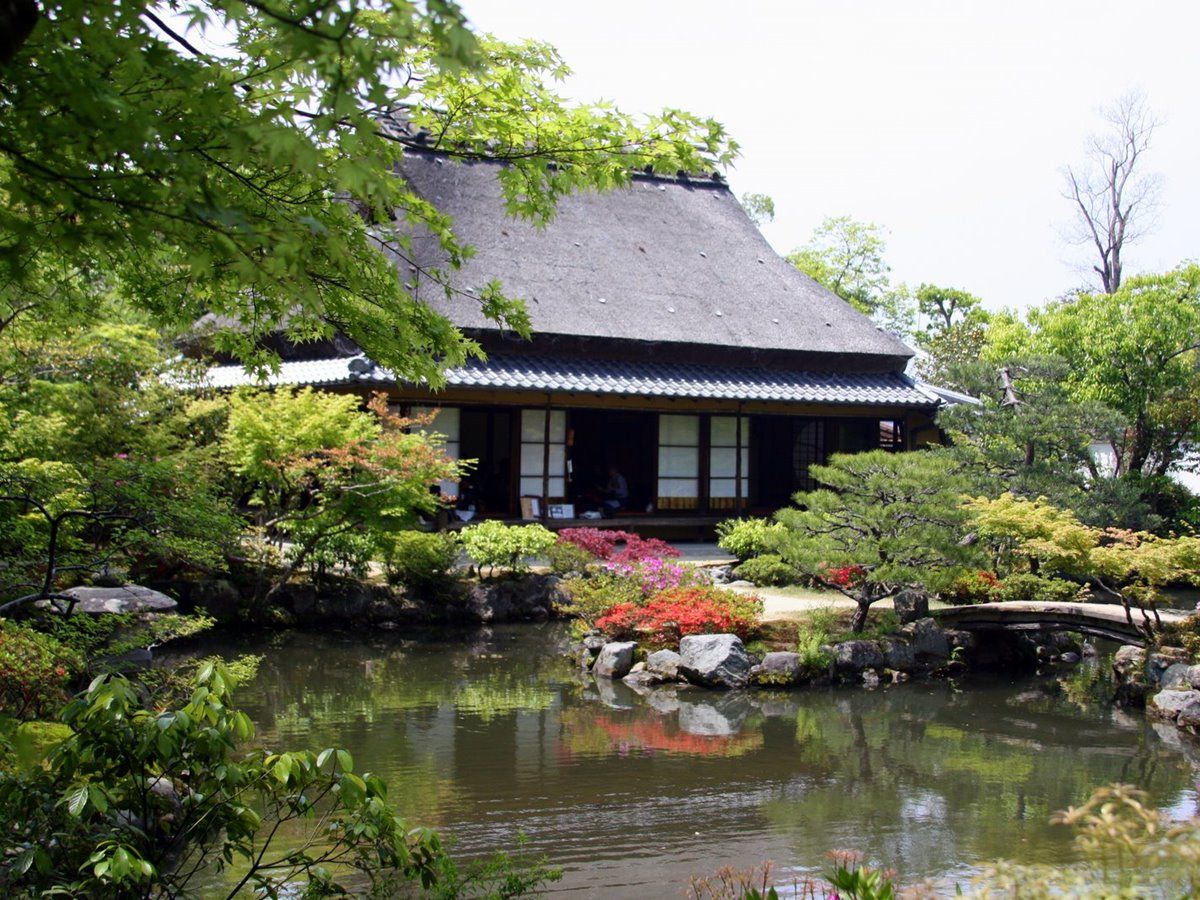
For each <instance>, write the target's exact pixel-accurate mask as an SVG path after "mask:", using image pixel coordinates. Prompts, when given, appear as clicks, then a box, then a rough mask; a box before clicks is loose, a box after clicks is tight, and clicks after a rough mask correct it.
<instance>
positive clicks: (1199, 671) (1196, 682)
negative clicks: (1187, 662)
mask: <svg viewBox="0 0 1200 900" xmlns="http://www.w3.org/2000/svg"><path fill="white" fill-rule="evenodd" d="M1187 682H1188V684H1190V685H1191V686H1192V687H1194V688H1200V666H1188V670H1187Z"/></svg>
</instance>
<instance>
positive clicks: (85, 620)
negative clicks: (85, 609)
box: [38, 613, 217, 660]
mask: <svg viewBox="0 0 1200 900" xmlns="http://www.w3.org/2000/svg"><path fill="white" fill-rule="evenodd" d="M216 623H217V620H216V619H213V618H210V617H209V616H205V615H191V616H184V615H179V614H176V613H158V614H155V615H152V616H146V615H142V614H140V613H109V614H106V615H103V616H88V615H80V614H76V615H73V616H57V615H55V616H49V617H47V618H46V619H45V620H44V621H43V622H42V623H40V624H39V626H38V627H39V629H40V630H43V631H45V632H46V633H47V634H49V635H50V636H51V637H53V638H54V639H55V640H57V641H58V642H59V643H61V644H63V645H64V646H65V647H66V648H67V649H68V650H71V651H73V652H74V653H76V654H78V655H79V656H80V657H82V658H83V659H84V660H91V659H92V657H95V656H100V655H116V654H120V653H128V652H129V651H131V650H139V649H141V648H143V647H149V646H151V645H152V644H165V643H167V642H168V641H172V640H176V639H179V638H187V637H192V636H194V635H197V634H200V633H202V632H205V631H208V630H209V629H210V628H212V627H213V626H214V625H215V624H216Z"/></svg>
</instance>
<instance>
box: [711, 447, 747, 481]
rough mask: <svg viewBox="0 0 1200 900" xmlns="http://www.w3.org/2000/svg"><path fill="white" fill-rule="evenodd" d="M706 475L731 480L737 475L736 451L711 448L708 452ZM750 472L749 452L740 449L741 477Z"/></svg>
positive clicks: (727, 448)
mask: <svg viewBox="0 0 1200 900" xmlns="http://www.w3.org/2000/svg"><path fill="white" fill-rule="evenodd" d="M708 466H709V468H708V473H709V474H710V475H711V476H712V477H713V478H733V477H734V476H735V475H737V449H736V448H734V447H713V448H712V449H711V450H710V451H709V459H708ZM749 471H750V451H749V449H747V448H745V447H743V448H742V475H743V477H744V476H745V475H746V474H748V473H749Z"/></svg>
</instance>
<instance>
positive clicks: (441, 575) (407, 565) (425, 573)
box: [383, 531, 460, 590]
mask: <svg viewBox="0 0 1200 900" xmlns="http://www.w3.org/2000/svg"><path fill="white" fill-rule="evenodd" d="M459 549H460V545H459V541H458V535H456V534H455V533H454V532H452V531H398V532H396V533H395V534H391V535H388V536H387V539H386V542H385V544H384V558H383V565H384V572H385V574H386V576H387V580H388V583H389V584H402V585H404V586H406V587H410V588H415V589H417V590H422V589H427V588H431V587H436V586H438V585H440V584H443V583H444V582H445V581H446V578H447V575H448V574H449V572H450V570H451V569H452V568H454V564H455V563H456V562H457V561H458V553H459Z"/></svg>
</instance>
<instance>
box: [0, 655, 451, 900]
mask: <svg viewBox="0 0 1200 900" xmlns="http://www.w3.org/2000/svg"><path fill="white" fill-rule="evenodd" d="M231 683H232V679H231V677H230V675H229V673H228V671H226V670H225V669H223V668H222V667H221V666H219V665H212V664H206V665H204V666H203V667H202V668H201V669H200V671H199V672H198V673H197V674H196V682H195V684H194V685H193V688H194V689H193V692H192V693H191V695H190V697H189V698H187V699H186V701H185V702H183V703H182V704H180V705H178V706H167V707H165V708H162V707H155V708H152V707H150V706H149V705H147V704H146V703H145V701H144V698H143V697H142V695H141V693H140V691H139V690H138V689H137V688H136V687H135V686H134V685H133V684H131V683H130V682H129V681H127V680H125V679H123V678H120V677H110V678H99V679H96V681H94V682H93V683H92V685H91V686H90V687H89V688H88V690H87V692H86V693H85V694H83V695H80V696H79V697H77V698H75V699H74V700H72V701H71V702H70V703H68V704H67V706H66V708H65V709H64V710H63V713H62V719H63V722H64V723H65V724H66V725H68V726H69V727H70V729H71V732H72V734H71V737H70V738H68V739H67V740H65V741H63V742H62V743H61V744H59V745H58V747H57V748H56V749H55V752H53V753H52V754H50V757H49V759H48V761H47V766H46V767H44V768H43V767H41V766H38V767H35V768H33V769H30V770H27V771H19V772H10V773H0V830H3V833H4V835H5V849H6V852H5V854H4V858H3V859H2V860H0V883H3V884H4V887H5V893H6V894H7V895H10V896H22V897H24V896H47V895H53V896H72V897H135V896H136V897H143V896H145V897H160V896H162V897H178V896H192V895H195V894H196V893H197V888H196V885H194V884H191V883H190V881H191V879H193V878H194V877H195V876H196V875H197V873H204V872H210V871H213V870H214V868H220V866H221V860H225V861H226V862H227V863H232V862H233V861H234V860H237V866H238V871H237V874H239V875H243V881H242V882H241V884H242V885H244V888H245V891H244V892H245V894H246V895H248V896H260V895H261V896H273V895H276V894H277V893H278V892H279V888H280V885H283V884H287V885H289V889H290V890H294V891H295V893H296V894H297V895H298V896H299V895H301V894H302V895H303V896H332V895H339V896H340V895H342V894H343V893H344V891H342V890H339V888H338V886H337V884H336V882H334V880H333V879H334V877H335V876H336V875H339V874H342V873H350V874H351V875H352V876H353V877H355V878H356V879H360V880H362V881H364V882H370V883H376V882H377V879H378V878H380V877H387V876H396V877H398V878H404V879H407V880H410V881H415V880H420V881H422V882H423V883H424V884H427V885H428V884H432V882H433V880H434V879H435V878H436V875H437V868H438V859H439V857H441V856H442V855H443V850H442V849H441V845H440V843H439V841H438V838H437V836H436V835H435V834H433V833H432V832H430V831H428V830H426V829H420V828H416V829H414V828H412V827H411V826H410V825H409V824H408V823H406V822H405V821H404V820H402V819H401V818H400V817H399V816H398V815H397V814H396V812H395V811H394V810H393V808H392V805H391V804H390V803H388V801H387V787H386V785H385V784H384V783H383V781H382V780H381V779H380V778H379V777H378V776H376V775H371V774H367V773H363V774H362V775H359V774H357V773H355V772H354V764H353V760H352V759H351V756H350V754H349V753H347V752H346V751H345V750H335V749H333V748H330V749H327V750H322V751H321V752H319V753H316V752H312V751H307V750H305V751H297V752H290V753H288V752H281V753H273V752H271V751H268V750H264V749H248V748H246V745H247V742H248V741H250V740H251V738H252V737H253V735H254V727H253V725H252V724H251V722H250V719H249V717H248V716H247V715H246V714H245V713H244V712H241V711H239V710H237V709H234V708H233V707H231V706H230V704H229V699H230V687H231ZM131 811H132V812H131ZM50 835H52V836H53V840H49V839H48V836H50ZM181 857H182V858H186V859H188V864H187V865H182V866H181V865H178V862H179V859H180V858H181ZM339 870H340V871H339ZM223 893H224V892H223ZM234 893H238V894H240V893H241V891H240V890H239V889H238V887H234V889H233V890H232V891H230V894H231V895H232V894H234Z"/></svg>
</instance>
